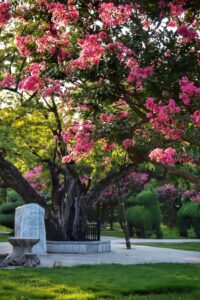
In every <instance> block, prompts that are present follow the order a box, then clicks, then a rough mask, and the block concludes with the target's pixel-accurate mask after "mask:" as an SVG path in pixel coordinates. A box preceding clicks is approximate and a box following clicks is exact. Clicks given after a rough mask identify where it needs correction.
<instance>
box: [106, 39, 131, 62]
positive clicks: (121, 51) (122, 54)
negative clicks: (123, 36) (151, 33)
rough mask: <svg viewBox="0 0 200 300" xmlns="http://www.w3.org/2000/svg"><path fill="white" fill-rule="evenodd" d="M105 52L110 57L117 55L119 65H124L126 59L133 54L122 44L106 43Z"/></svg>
mask: <svg viewBox="0 0 200 300" xmlns="http://www.w3.org/2000/svg"><path fill="white" fill-rule="evenodd" d="M107 50H108V51H109V54H110V55H112V54H114V53H117V58H118V59H119V61H120V62H121V63H126V60H127V57H130V56H131V55H132V54H133V51H132V50H131V49H130V48H128V47H127V46H126V45H124V44H123V43H122V42H112V43H108V45H107Z"/></svg>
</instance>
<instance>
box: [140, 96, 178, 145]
mask: <svg viewBox="0 0 200 300" xmlns="http://www.w3.org/2000/svg"><path fill="white" fill-rule="evenodd" d="M145 106H146V108H147V109H148V110H150V111H151V112H150V113H147V117H148V118H149V119H150V123H151V125H152V128H153V129H155V130H156V131H159V132H162V133H163V134H165V138H166V139H173V140H177V139H179V138H180V137H181V136H182V135H183V133H184V131H183V128H181V129H180V128H178V125H179V123H178V121H176V119H175V116H176V114H179V113H180V111H181V109H180V107H179V106H177V105H176V103H175V101H174V99H169V101H168V104H167V105H163V104H162V102H159V104H157V103H155V101H154V99H153V98H147V100H146V103H145Z"/></svg>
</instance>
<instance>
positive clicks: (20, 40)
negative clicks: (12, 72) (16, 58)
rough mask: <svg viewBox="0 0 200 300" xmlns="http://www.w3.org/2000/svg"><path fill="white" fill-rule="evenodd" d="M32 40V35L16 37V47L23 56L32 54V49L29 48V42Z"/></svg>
mask: <svg viewBox="0 0 200 300" xmlns="http://www.w3.org/2000/svg"><path fill="white" fill-rule="evenodd" d="M30 42H31V37H30V35H26V36H19V35H17V36H16V38H15V44H16V47H17V49H18V51H19V53H20V55H21V56H22V57H27V56H31V55H32V51H31V50H30V49H29V47H28V46H29V44H30Z"/></svg>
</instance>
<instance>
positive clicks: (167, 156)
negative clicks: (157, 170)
mask: <svg viewBox="0 0 200 300" xmlns="http://www.w3.org/2000/svg"><path fill="white" fill-rule="evenodd" d="M175 155H176V150H175V149H173V148H171V147H169V148H167V149H165V150H163V149H161V148H156V149H154V150H153V151H151V152H150V154H149V157H150V159H151V160H155V161H156V162H158V163H160V164H163V165H174V163H175V158H174V156H175Z"/></svg>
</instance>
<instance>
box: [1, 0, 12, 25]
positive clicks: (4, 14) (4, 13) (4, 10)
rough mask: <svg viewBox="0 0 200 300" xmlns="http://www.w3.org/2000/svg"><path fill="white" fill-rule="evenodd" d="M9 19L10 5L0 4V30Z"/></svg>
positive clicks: (7, 3)
mask: <svg viewBox="0 0 200 300" xmlns="http://www.w3.org/2000/svg"><path fill="white" fill-rule="evenodd" d="M9 19H10V3H9V2H2V3H0V28H1V27H3V26H5V25H6V23H7V22H8V21H9Z"/></svg>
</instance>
